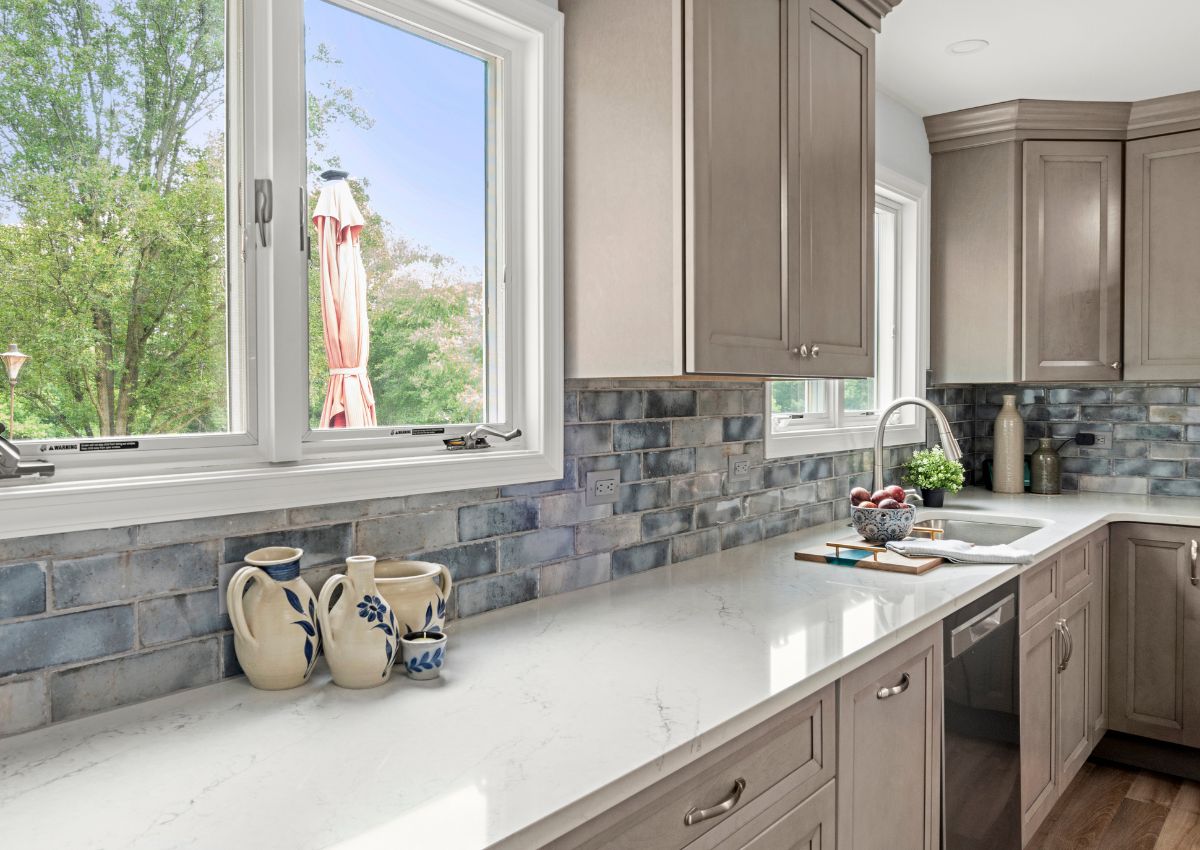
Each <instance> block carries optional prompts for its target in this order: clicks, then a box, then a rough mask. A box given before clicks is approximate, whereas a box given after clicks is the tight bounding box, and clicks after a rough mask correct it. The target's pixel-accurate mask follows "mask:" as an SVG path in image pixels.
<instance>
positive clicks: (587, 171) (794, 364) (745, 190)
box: [561, 0, 894, 377]
mask: <svg viewBox="0 0 1200 850" xmlns="http://www.w3.org/2000/svg"><path fill="white" fill-rule="evenodd" d="M891 5H894V3H891V2H889V1H888V0H847V7H848V8H852V9H853V10H854V11H855V12H856V14H857V15H858V16H857V17H856V15H854V14H850V13H849V12H847V11H846V9H844V8H843V7H842V6H840V5H838V4H836V3H834V2H833V0H605V2H604V3H596V2H588V0H563V2H562V3H561V6H562V8H563V11H564V12H565V14H566V25H567V52H566V140H565V141H566V195H565V203H566V208H565V228H566V257H565V260H566V288H567V291H566V333H565V337H566V365H567V374H568V376H570V377H638V376H648V375H652V376H672V375H686V374H701V375H744V376H766V377H808V376H869V375H871V374H873V371H874V352H873V350H872V348H873V336H874V328H873V324H874V303H873V301H874V297H873V296H874V280H873V272H872V269H873V262H872V258H873V246H872V237H873V228H872V227H871V222H872V214H873V209H874V203H873V196H874V55H873V50H874V33H873V32H872V30H871V28H870V26H868V23H874V24H876V25H877V24H878V20H879V16H880V15H881V14H882V12H885V11H887V8H890V6H891ZM864 21H866V22H867V23H864Z"/></svg>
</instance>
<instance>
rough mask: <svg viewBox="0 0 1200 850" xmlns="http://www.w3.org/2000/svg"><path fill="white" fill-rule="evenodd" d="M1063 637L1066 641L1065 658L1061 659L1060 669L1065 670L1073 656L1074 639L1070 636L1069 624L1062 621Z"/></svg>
mask: <svg viewBox="0 0 1200 850" xmlns="http://www.w3.org/2000/svg"><path fill="white" fill-rule="evenodd" d="M1062 628H1063V637H1064V638H1066V640H1067V657H1066V658H1064V659H1063V663H1062V669H1063V670H1066V669H1067V667H1069V666H1070V664H1071V657H1072V656H1074V655H1075V638H1074V637H1072V636H1071V624H1070V623H1068V622H1067V621H1066V620H1063V624H1062Z"/></svg>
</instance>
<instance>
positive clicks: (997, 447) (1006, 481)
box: [992, 395, 1025, 493]
mask: <svg viewBox="0 0 1200 850" xmlns="http://www.w3.org/2000/svg"><path fill="white" fill-rule="evenodd" d="M992 442H993V452H992V454H993V458H992V490H993V491H994V492H996V493H1024V492H1025V420H1023V419H1022V418H1021V413H1020V411H1018V410H1017V397H1016V396H1015V395H1006V396H1004V406H1003V407H1001V408H1000V413H999V414H997V416H996V423H995V426H994V427H993V430H992Z"/></svg>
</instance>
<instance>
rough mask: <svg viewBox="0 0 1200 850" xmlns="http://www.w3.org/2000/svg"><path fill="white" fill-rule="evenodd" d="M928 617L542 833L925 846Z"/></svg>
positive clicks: (937, 675)
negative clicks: (684, 759)
mask: <svg viewBox="0 0 1200 850" xmlns="http://www.w3.org/2000/svg"><path fill="white" fill-rule="evenodd" d="M941 740H942V627H941V624H940V623H939V624H937V625H936V626H933V627H931V628H929V629H926V630H925V631H923V632H921V633H920V634H918V635H916V636H914V637H912V638H910V639H909V640H907V641H905V642H904V643H902V644H900V645H898V646H895V647H893V648H892V649H890V650H888V651H887V652H885V653H883V655H881V656H879V657H878V658H875V659H873V660H871V661H868V662H867V663H866V664H864V665H863V666H862V667H860V668H859V669H857V670H854V671H853V672H851V673H848V674H847V675H846V676H844V677H843V678H842V679H841V680H840V681H839V682H837V683H836V685H830V686H828V687H826V688H824V689H822V690H821V691H818V692H817V693H816V694H813V695H812V696H810V697H808V698H807V699H805V700H803V701H802V702H800V703H798V704H796V705H794V706H792V707H790V708H787V709H785V710H784V711H782V712H780V713H779V714H777V715H776V716H775V717H773V718H771V719H770V720H767V721H766V722H764V723H762V724H760V725H758V726H756V727H755V728H754V729H751V730H750V731H749V732H746V733H745V734H743V735H741V736H739V737H738V738H736V739H734V740H733V741H730V742H729V743H727V744H724V745H722V746H721V747H719V748H718V749H716V750H714V751H713V752H712V753H710V754H709V755H707V756H705V757H703V758H701V759H699V760H698V761H696V762H694V763H692V764H690V765H688V766H687V767H685V768H683V769H682V770H680V771H678V772H677V773H675V774H672V775H671V776H668V777H666V778H664V779H662V780H661V781H659V782H658V783H657V784H655V785H653V786H651V787H650V788H648V789H646V790H645V791H643V792H641V793H640V794H637V795H635V796H634V797H633V798H631V799H629V800H626V801H625V802H623V803H621V804H619V805H617V806H615V807H613V808H612V809H610V810H608V811H607V812H605V813H603V814H602V815H600V816H599V817H596V818H594V819H593V820H591V821H589V822H588V823H585V824H584V825H583V826H580V827H579V828H577V829H575V830H574V831H572V832H570V833H568V834H567V835H565V836H563V837H562V838H559V839H557V840H555V841H553V842H551V843H550V844H549V845H547V846H548V847H550V848H553V850H566V848H572V850H577V849H578V850H600V848H604V850H684V848H687V850H834V849H835V847H836V848H840V850H850V848H856V850H936V848H937V846H938V842H939V828H940V817H941V803H940V799H941V793H940V789H941Z"/></svg>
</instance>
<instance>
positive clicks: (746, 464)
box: [729, 455, 750, 481]
mask: <svg viewBox="0 0 1200 850" xmlns="http://www.w3.org/2000/svg"><path fill="white" fill-rule="evenodd" d="M749 477H750V458H748V457H747V456H746V455H730V456H729V480H730V481H744V480H745V479H747V478H749Z"/></svg>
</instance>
